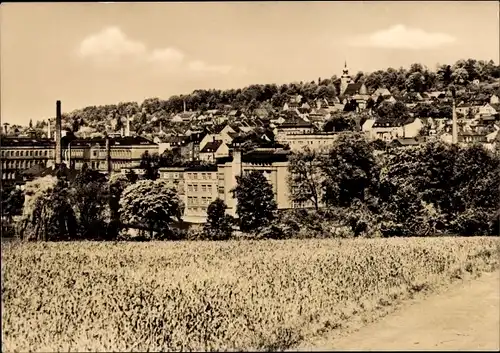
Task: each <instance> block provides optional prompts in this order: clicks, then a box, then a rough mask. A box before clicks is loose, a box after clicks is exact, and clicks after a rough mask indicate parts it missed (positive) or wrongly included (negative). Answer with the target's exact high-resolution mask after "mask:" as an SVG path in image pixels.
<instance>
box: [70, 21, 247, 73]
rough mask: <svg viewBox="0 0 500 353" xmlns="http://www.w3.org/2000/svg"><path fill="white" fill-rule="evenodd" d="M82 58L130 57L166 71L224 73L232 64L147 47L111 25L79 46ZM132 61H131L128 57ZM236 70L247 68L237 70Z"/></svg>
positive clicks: (108, 59)
mask: <svg viewBox="0 0 500 353" xmlns="http://www.w3.org/2000/svg"><path fill="white" fill-rule="evenodd" d="M76 52H77V54H78V56H79V57H80V58H81V59H86V60H91V61H92V62H94V63H97V64H108V65H107V66H110V65H109V64H115V65H116V64H117V63H119V62H126V61H127V60H130V59H132V60H135V62H138V63H142V64H147V65H153V66H154V67H155V68H156V69H157V70H158V71H163V72H173V71H175V72H194V73H215V74H221V75H225V74H228V73H229V72H232V70H233V68H232V67H231V66H227V65H210V64H207V63H205V62H204V61H202V60H194V59H193V60H191V61H186V54H185V53H183V52H182V51H181V50H179V49H177V48H174V47H166V48H153V49H148V48H147V47H146V45H145V44H144V43H141V42H140V41H137V40H134V39H131V38H129V37H128V36H127V35H126V34H125V33H123V31H122V30H121V29H120V28H118V27H116V26H110V27H107V28H104V29H103V30H101V31H100V32H98V33H95V34H92V35H90V36H88V37H86V38H85V39H83V40H82V42H81V43H80V44H79V46H78V47H77V50H76ZM129 62H130V61H129ZM236 72H244V71H241V70H236Z"/></svg>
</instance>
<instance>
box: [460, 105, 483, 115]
mask: <svg viewBox="0 0 500 353" xmlns="http://www.w3.org/2000/svg"><path fill="white" fill-rule="evenodd" d="M480 108H481V107H480V106H477V105H473V104H470V103H465V102H461V103H459V104H458V105H457V106H456V107H455V110H456V111H457V113H460V114H462V115H463V116H467V115H469V114H473V115H475V114H477V113H478V112H479V109H480Z"/></svg>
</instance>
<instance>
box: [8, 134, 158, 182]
mask: <svg viewBox="0 0 500 353" xmlns="http://www.w3.org/2000/svg"><path fill="white" fill-rule="evenodd" d="M145 151H148V152H149V153H150V154H151V153H154V152H157V151H158V144H156V143H154V142H152V141H149V140H147V139H145V138H144V137H140V136H125V137H115V138H109V154H110V162H111V166H110V169H111V171H120V170H121V169H122V168H134V167H138V166H139V164H140V161H141V156H142V154H143V153H144V152H145ZM55 154H56V143H55V141H54V140H52V139H46V138H20V137H3V138H2V140H1V142H0V158H1V159H0V161H1V163H0V167H1V170H0V173H1V178H2V182H4V183H22V180H23V177H22V176H23V172H29V171H30V169H32V168H34V167H36V166H38V167H37V168H35V169H40V168H48V167H51V166H52V165H54V163H55ZM61 154H62V162H63V163H65V164H66V165H67V166H68V167H71V168H74V169H77V170H78V169H81V167H82V166H83V164H84V163H87V165H88V167H89V168H91V169H95V170H99V171H102V172H107V171H108V164H107V162H108V160H107V148H106V139H105V138H94V139H73V140H72V139H69V138H66V136H65V137H63V138H62V139H61Z"/></svg>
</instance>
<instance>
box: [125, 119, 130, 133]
mask: <svg viewBox="0 0 500 353" xmlns="http://www.w3.org/2000/svg"><path fill="white" fill-rule="evenodd" d="M125 136H127V137H128V136H130V116H128V115H127V125H126V128H125Z"/></svg>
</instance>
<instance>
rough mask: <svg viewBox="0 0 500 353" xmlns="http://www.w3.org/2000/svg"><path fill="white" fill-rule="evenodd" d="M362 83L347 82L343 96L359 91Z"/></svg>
mask: <svg viewBox="0 0 500 353" xmlns="http://www.w3.org/2000/svg"><path fill="white" fill-rule="evenodd" d="M362 85H363V83H361V82H358V83H349V84H348V85H347V87H346V89H345V91H344V92H343V95H344V96H353V95H355V94H357V93H359V90H360V89H361V86H362Z"/></svg>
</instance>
